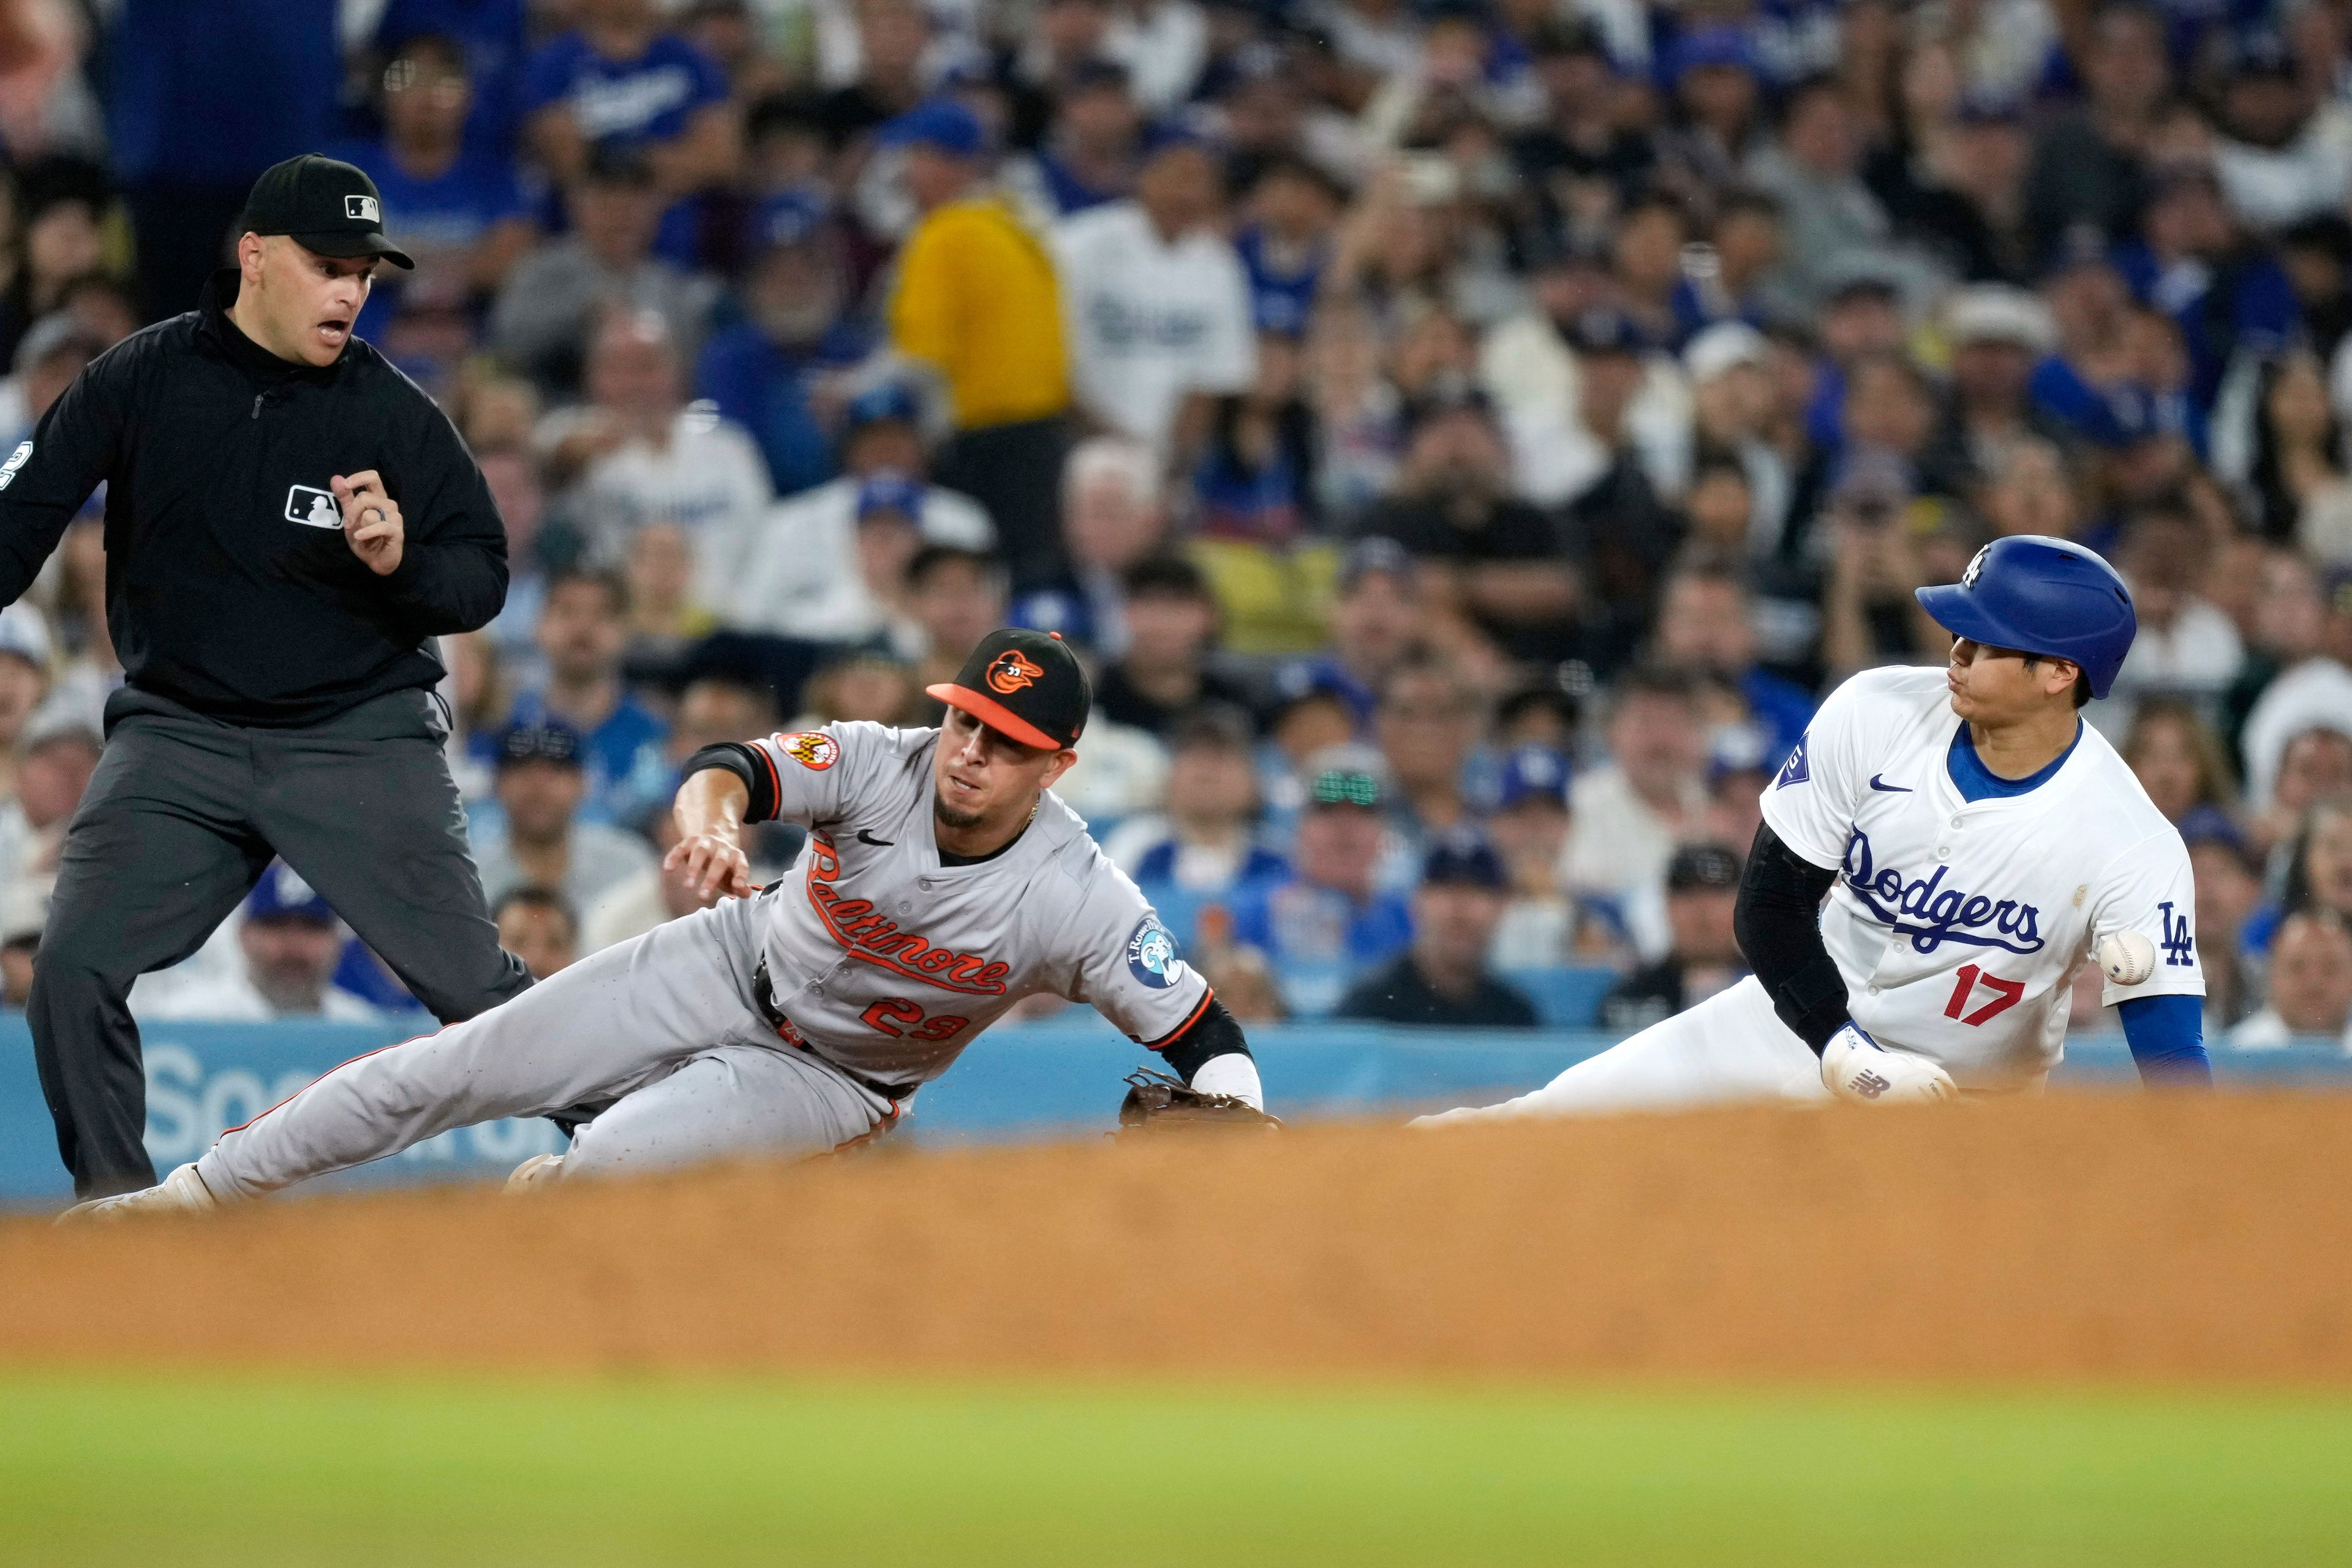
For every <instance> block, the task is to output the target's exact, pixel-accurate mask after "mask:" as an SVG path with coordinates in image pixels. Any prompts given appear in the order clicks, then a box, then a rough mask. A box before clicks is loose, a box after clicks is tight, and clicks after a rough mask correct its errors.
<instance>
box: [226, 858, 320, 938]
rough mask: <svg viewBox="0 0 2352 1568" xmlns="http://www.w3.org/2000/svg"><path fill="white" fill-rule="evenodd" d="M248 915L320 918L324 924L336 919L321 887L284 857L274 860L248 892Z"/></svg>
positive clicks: (251, 918) (265, 918)
mask: <svg viewBox="0 0 2352 1568" xmlns="http://www.w3.org/2000/svg"><path fill="white" fill-rule="evenodd" d="M245 918H246V919H247V920H249V921H268V920H291V921H318V922H319V923H320V924H321V925H331V924H333V923H334V919H335V911H334V910H331V909H330V908H328V907H327V900H324V899H322V898H320V896H319V890H318V889H316V888H313V887H312V886H310V883H308V882H306V881H304V880H303V879H301V877H300V876H299V875H298V874H297V873H296V872H295V869H294V868H293V867H291V866H289V865H288V864H287V863H286V862H285V861H283V860H272V861H271V862H270V863H269V868H268V870H266V871H264V872H262V873H261V880H259V881H258V882H256V883H255V884H254V885H253V891H252V892H250V893H247V895H246V896H245Z"/></svg>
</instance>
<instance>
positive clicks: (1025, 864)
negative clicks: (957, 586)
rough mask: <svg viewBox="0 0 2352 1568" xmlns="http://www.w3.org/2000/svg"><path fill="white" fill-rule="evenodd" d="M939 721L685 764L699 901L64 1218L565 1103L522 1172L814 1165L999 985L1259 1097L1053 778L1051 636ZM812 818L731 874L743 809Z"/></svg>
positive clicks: (1072, 732)
mask: <svg viewBox="0 0 2352 1568" xmlns="http://www.w3.org/2000/svg"><path fill="white" fill-rule="evenodd" d="M929 690H930V694H931V695H932V696H933V697H936V698H938V699H939V700H941V701H942V702H945V703H946V704H948V707H949V711H948V714H947V720H946V722H945V724H944V725H943V726H942V727H941V728H940V729H938V730H928V729H918V730H893V729H887V728H885V727H884V726H882V725H879V724H866V723H842V724H833V725H828V726H827V727H825V728H824V729H822V730H812V731H807V732H805V733H803V734H793V735H777V736H774V737H772V738H771V739H769V740H765V741H758V742H751V743H749V744H734V743H730V744H726V745H719V746H713V747H709V748H708V749H706V750H704V751H702V752H697V753H696V754H695V755H694V756H693V757H692V758H690V759H689V760H688V763H687V778H686V781H685V783H684V784H682V785H681V786H680V787H679V790H678V794H677V821H678V827H679V830H680V833H681V835H682V837H681V838H680V840H679V842H678V844H677V847H675V848H674V849H672V850H671V852H670V864H671V865H672V867H673V868H676V867H678V866H681V865H682V866H683V867H684V868H685V870H686V872H687V875H688V877H689V879H692V880H693V881H694V883H695V885H696V886H698V888H699V889H701V890H702V892H703V894H704V896H705V897H709V896H712V895H714V894H723V895H731V896H730V897H725V898H722V899H721V900H720V901H719V903H718V904H717V905H716V906H715V907H714V908H711V909H708V910H703V911H701V912H700V913H698V914H693V915H688V916H687V917H686V918H685V919H684V920H680V921H673V922H672V923H670V924H668V925H665V926H660V927H656V929H655V930H653V931H648V932H646V934H645V935H643V936H641V937H638V938H636V939H635V940H634V941H631V942H623V943H621V944H620V945H619V946H617V947H613V948H608V949H606V950H605V951H604V952H599V953H596V954H595V955H593V957H590V958H588V959H585V960H583V962H581V963H577V964H574V965H573V966H572V967H571V968H570V969H567V970H564V971H562V973H558V974H556V975H555V976H553V977H552V978H551V979H549V980H547V981H544V982H542V983H541V984H539V985H536V986H534V987H532V988H531V989H530V990H529V991H526V992H524V993H523V994H521V995H520V996H518V997H516V998H515V999H514V1000H513V1001H511V1002H509V1003H506V1004H505V1005H501V1006H499V1007H496V1008H493V1009H491V1010H490V1011H489V1012H488V1013H484V1014H482V1015H480V1016H478V1017H475V1018H472V1019H469V1020H467V1022H465V1023H462V1024H453V1025H451V1026H449V1027H447V1028H446V1029H443V1030H442V1031H440V1032H439V1033H438V1034H436V1035H430V1036H427V1037H424V1038H421V1039H416V1040H411V1041H409V1042H408V1043H406V1044H405V1045H400V1046H394V1047H391V1048H390V1049H388V1050H383V1051H378V1052H376V1053H374V1054H373V1055H371V1056H364V1057H361V1058H358V1059H356V1060H354V1061H349V1062H345V1063H344V1064H343V1065H342V1066H341V1067H339V1068H335V1069H334V1070H333V1071H332V1072H330V1073H329V1074H327V1076H326V1077H324V1078H322V1079H319V1081H318V1082H316V1083H314V1084H312V1085H310V1087H309V1088H308V1089H304V1090H302V1092H300V1093H299V1094H297V1095H296V1096H294V1097H293V1098H292V1099H291V1100H287V1101H286V1102H285V1103H284V1104H282V1105H279V1106H278V1107H277V1108H276V1109H275V1110H270V1111H268V1112H266V1113H264V1114H263V1115H261V1116H259V1117H257V1118H255V1119H254V1120H253V1121H249V1122H247V1124H246V1125H245V1126H243V1127H239V1128H236V1129H233V1130H232V1131H228V1132H226V1133H225V1134H223V1135H222V1137H221V1140H220V1142H218V1143H216V1144H215V1145H214V1146H213V1148H212V1149H211V1151H210V1152H207V1153H205V1155H204V1157H203V1158H201V1159H199V1160H197V1161H195V1162H194V1163H192V1164H186V1165H182V1166H181V1167H179V1168H178V1169H177V1170H175V1171H173V1173H171V1174H170V1175H169V1176H167V1177H165V1178H164V1179H163V1182H162V1183H161V1184H158V1185H155V1186H152V1187H149V1188H146V1189H144V1190H142V1191H140V1192H136V1193H128V1194H122V1195H121V1196H119V1197H112V1198H105V1199H100V1200H98V1201H96V1202H93V1203H89V1204H84V1205H79V1207H78V1208H77V1209H75V1210H74V1211H72V1212H73V1213H75V1214H78V1215H79V1214H85V1213H94V1214H101V1215H110V1214H115V1213H121V1212H128V1211H137V1210H142V1209H175V1208H176V1209H202V1208H209V1207H211V1206H213V1205H215V1203H218V1202H220V1201H223V1200H226V1199H232V1198H245V1197H252V1196H255V1195H257V1194H262V1193H267V1192H270V1191H272V1190H274V1189H276V1188H279V1187H283V1186H286V1185H288V1184H291V1183H294V1182H299V1181H302V1180H304V1179H305V1178H307V1177H311V1176H317V1175H322V1174H324V1173H328V1172H330V1171H340V1170H343V1169H345V1168H347V1167H349V1166H352V1165H357V1164H362V1163H365V1162H367V1161H370V1160H379V1159H382V1158H383V1157H384V1156H385V1155H387V1154H393V1153H397V1152H399V1151H401V1150H402V1149H404V1148H406V1147H408V1146H409V1145H410V1144H412V1143H415V1142H420V1141H422V1140H424V1139H426V1138H430V1137H432V1136H433V1135H434V1134H435V1133H436V1132H440V1131H445V1130H446V1129H448V1128H452V1127H460V1126H465V1125H467V1124H469V1123H472V1122H478V1121H490V1120H492V1119H494V1118H497V1117H501V1116H537V1115H546V1114H550V1113H554V1112H564V1111H569V1112H571V1113H572V1114H574V1115H579V1116H585V1117H587V1118H588V1120H586V1121H584V1123H583V1125H581V1126H580V1127H579V1128H578V1130H577V1131H575V1132H574V1133H573V1135H572V1144H571V1148H570V1150H569V1152H566V1153H564V1154H562V1155H546V1154H542V1155H540V1156H538V1157H537V1158H536V1159H535V1160H532V1161H529V1162H526V1163H525V1164H524V1165H523V1166H522V1168H521V1169H520V1170H518V1171H517V1173H516V1175H517V1177H518V1178H520V1179H523V1180H532V1181H535V1180H544V1179H547V1178H549V1177H551V1176H559V1175H560V1176H567V1177H568V1176H571V1175H574V1174H583V1173H604V1172H611V1171H623V1170H642V1169H646V1168H649V1167H655V1166H661V1165H671V1164H680V1163H689V1162H693V1161H698V1160H706V1159H709V1158H712V1157H714V1156H719V1155H726V1154H735V1153H753V1152H757V1153H763V1154H773V1155H795V1154H816V1153H821V1152H824V1151H826V1150H830V1149H836V1148H839V1147H841V1146H843V1145H844V1144H847V1143H851V1142H856V1141H857V1140H859V1139H861V1138H865V1137H866V1136H869V1135H871V1134H873V1133H876V1132H877V1131H887V1129H888V1128H890V1127H891V1126H892V1125H894V1124H895V1123H896V1122H897V1121H898V1117H899V1116H900V1115H901V1114H902V1113H903V1112H904V1110H905V1108H906V1104H907V1101H908V1099H909V1098H911V1097H912V1096H913V1094H914V1092H915V1090H916V1089H918V1088H919V1086H921V1085H922V1084H924V1083H926V1082H928V1081H929V1080H930V1079H934V1078H937V1077H938V1076H939V1075H940V1073H942V1072H944V1071H946V1070H947V1068H948V1065H949V1064H950V1062H952V1061H954V1060H955V1058H956V1057H957V1055H958V1054H959V1053H960V1052H961V1051H962V1049H963V1048H964V1047H965V1046H967V1045H969V1044H970V1043H971V1040H972V1039H973V1038H974V1037H977V1036H978V1035H979V1034H980V1033H981V1032H982V1030H984V1029H986V1028H987V1027H988V1026H989V1025H990V1024H991V1023H992V1022H994V1021H995V1020H996V1019H997V1018H998V1017H1000V1016H1002V1015H1003V1013H1004V1012H1005V1010H1006V1009H1008V1008H1010V1007H1011V1006H1012V1005H1013V1004H1014V1003H1016V1002H1018V1001H1020V1000H1021V999H1022V998H1023V997H1024V996H1029V995H1034V994H1037V993H1039V992H1051V993H1054V994H1057V995H1061V996H1066V997H1068V998H1069V999H1071V1000H1072V1001H1077V1002H1087V1003H1091V1004H1093V1005H1094V1006H1095V1007H1096V1008H1097V1009H1098V1010H1099V1011H1100V1012H1101V1013H1102V1014H1103V1016H1106V1017H1108V1019H1110V1020H1111V1022H1113V1023H1114V1024H1116V1025H1118V1026H1119V1027H1120V1028H1121V1029H1123V1030H1125V1031H1126V1032H1127V1033H1128V1034H1129V1036H1131V1037H1134V1038H1135V1039H1136V1040H1138V1041H1139V1042H1141V1043H1142V1044H1144V1045H1145V1046H1146V1047H1148V1048H1150V1049H1151V1050H1154V1051H1157V1052H1159V1053H1160V1055H1161V1056H1162V1057H1164V1058H1166V1060H1167V1062H1168V1064H1169V1066H1170V1067H1171V1068H1174V1069H1175V1070H1176V1071H1177V1072H1179V1073H1181V1075H1182V1076H1183V1078H1184V1079H1185V1080H1186V1081H1187V1083H1189V1084H1190V1085H1191V1087H1192V1089H1196V1090H1199V1091H1201V1092H1202V1093H1206V1094H1220V1095H1230V1096H1233V1097H1234V1098H1236V1099H1239V1100H1244V1101H1246V1102H1247V1103H1248V1104H1249V1105H1251V1106H1254V1107H1257V1108H1259V1109H1261V1110H1262V1109H1263V1108H1264V1098H1265V1097H1264V1094H1263V1091H1262V1089H1261V1088H1260V1086H1259V1081H1258V1074H1257V1066H1256V1063H1255V1062H1254V1061H1253V1060H1252V1059H1251V1058H1250V1054H1249V1047H1248V1046H1247V1045H1246V1044H1245V1043H1244V1040H1243V1038H1242V1032H1241V1027H1240V1026H1239V1025H1238V1024H1236V1023H1235V1022H1234V1019H1233V1017H1232V1016H1231V1015H1230V1014H1228V1013H1227V1012H1226V1011H1225V1009H1224V1007H1223V1005H1221V1004H1220V1003H1218V1002H1217V1000H1216V999H1215V998H1214V997H1213V995H1212V994H1210V991H1209V987H1208V985H1207V984H1206V983H1205V982H1204V981H1203V980H1202V978H1201V976H1200V975H1199V974H1197V973H1194V972H1193V971H1192V969H1191V968H1190V967H1189V966H1188V965H1186V964H1185V963H1183V961H1182V960H1181V958H1180V957H1179V956H1178V955H1177V952H1176V946H1175V943H1174V942H1172V941H1171V939H1170V937H1169V935H1168V932H1167V931H1166V929H1165V928H1163V927H1162V926H1161V925H1160V921H1159V918H1158V917H1157V916H1156V915H1154V914H1153V913H1152V910H1151V908H1150V905H1149V904H1147V903H1146V902H1145V901H1144V899H1143V895H1142V894H1141V893H1140V892H1139V891H1138V890H1137V889H1136V886H1135V884H1134V883H1133V882H1131V881H1129V879H1127V877H1126V876H1125V875H1124V874H1122V873H1121V872H1120V871H1119V870H1118V868H1116V867H1114V866H1112V865H1111V863H1110V862H1109V861H1108V860H1107V859H1105V858H1103V855H1102V852H1101V851H1100V850H1099V849H1097V847H1095V843H1094V840H1093V839H1091V838H1089V837H1087V831H1086V826H1085V824H1084V823H1082V822H1081V821H1080V820H1079V819H1078V817H1077V816H1076V814H1075V813H1073V812H1072V811H1071V810H1070V809H1069V808H1068V807H1067V806H1066V805H1063V804H1062V803H1061V801H1060V800H1059V799H1057V798H1055V795H1053V794H1052V793H1051V791H1050V789H1049V788H1048V786H1049V785H1051V784H1053V782H1054V781H1055V779H1057V778H1059V777H1060V776H1061V775H1062V773H1064V772H1065V771H1066V769H1067V768H1068V767H1069V766H1070V764H1071V763H1072V762H1074V761H1075V760H1076V752H1075V751H1074V750H1073V749H1072V748H1073V747H1075V746H1076V743H1077V740H1078V735H1079V732H1080V731H1082V730H1083V729H1084V728H1085V726H1086V720H1087V706H1088V701H1089V699H1088V693H1087V680H1086V675H1085V672H1084V671H1083V670H1081V669H1080V668H1079V667H1078V661H1077V658H1076V655H1074V654H1073V653H1072V652H1071V651H1070V649H1069V648H1068V647H1067V646H1066V645H1065V644H1064V643H1063V642H1062V641H1061V640H1060V639H1059V638H1058V637H1047V636H1044V635H1042V634H1039V633H1036V632H1029V631H1019V630H1007V631H1000V632H996V633H994V634H992V636H990V637H987V638H986V639H985V640H983V641H982V643H981V645H980V646H979V647H978V648H976V649H975V650H974V651H973V653H972V656H971V658H970V659H969V660H968V661H966V663H965V665H964V668H963V669H962V671H961V674H960V675H959V676H958V678H957V679H956V680H955V682H954V683H953V684H950V685H940V686H934V687H931V688H930V689H929ZM775 817H788V818H791V819H792V820H794V821H797V822H803V823H805V824H807V825H808V826H809V827H810V828H811V830H812V831H811V835H810V838H809V842H808V846H807V847H806V848H805V849H804V850H803V852H802V855H801V858H800V863H799V865H798V866H796V867H795V868H794V869H793V874H792V875H791V876H788V877H787V878H785V879H783V880H782V881H781V882H779V883H776V884H775V885H774V886H772V887H771V888H769V889H766V890H765V891H761V890H759V889H754V888H753V887H752V885H751V871H750V865H749V862H748V861H747V860H746V859H745V858H744V855H743V850H742V847H741V845H740V837H741V831H742V828H743V826H744V825H745V824H746V823H753V822H765V821H768V820H770V819H771V818H775Z"/></svg>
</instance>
